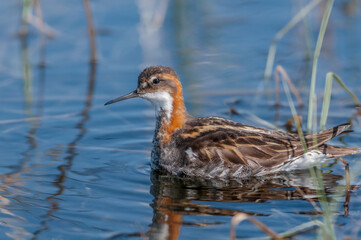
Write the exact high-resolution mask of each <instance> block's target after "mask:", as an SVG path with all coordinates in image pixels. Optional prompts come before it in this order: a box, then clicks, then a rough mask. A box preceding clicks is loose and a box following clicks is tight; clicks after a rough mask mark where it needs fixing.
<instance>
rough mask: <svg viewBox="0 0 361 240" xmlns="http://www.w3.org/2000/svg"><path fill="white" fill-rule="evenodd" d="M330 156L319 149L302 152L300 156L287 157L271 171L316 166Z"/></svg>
mask: <svg viewBox="0 0 361 240" xmlns="http://www.w3.org/2000/svg"><path fill="white" fill-rule="evenodd" d="M329 159H330V156H328V155H325V154H323V153H322V152H320V151H317V150H312V151H310V152H307V153H305V154H303V155H302V156H300V157H297V158H293V159H289V160H288V161H286V162H285V163H284V164H282V165H278V166H276V167H273V168H272V170H271V171H272V172H276V171H292V170H296V169H307V168H309V167H313V166H317V165H319V164H321V163H324V162H325V161H327V160H329Z"/></svg>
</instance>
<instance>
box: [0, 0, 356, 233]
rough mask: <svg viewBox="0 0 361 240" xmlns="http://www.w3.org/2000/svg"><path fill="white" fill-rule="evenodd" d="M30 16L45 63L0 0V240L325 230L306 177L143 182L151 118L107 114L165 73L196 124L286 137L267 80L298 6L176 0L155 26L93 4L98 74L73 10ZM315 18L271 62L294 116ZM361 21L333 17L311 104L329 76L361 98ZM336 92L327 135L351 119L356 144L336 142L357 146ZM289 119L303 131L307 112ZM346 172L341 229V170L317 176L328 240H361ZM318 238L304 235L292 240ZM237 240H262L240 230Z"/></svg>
mask: <svg viewBox="0 0 361 240" xmlns="http://www.w3.org/2000/svg"><path fill="white" fill-rule="evenodd" d="M163 2H164V1H163ZM40 3H41V7H42V12H43V15H44V19H45V22H46V24H47V25H49V26H50V27H51V28H52V29H53V32H54V33H55V37H54V38H53V39H46V42H45V48H44V49H45V51H43V50H42V47H41V46H42V45H41V35H40V34H39V32H38V30H37V28H35V27H33V26H31V25H28V31H29V34H28V35H27V37H25V38H19V37H17V35H18V34H17V33H18V32H19V30H20V29H21V11H22V9H21V8H22V5H21V1H1V2H0V28H1V29H2V31H1V32H0V43H1V44H0V102H1V104H0V133H1V134H0V152H1V161H0V184H1V185H0V239H146V238H150V239H177V238H178V239H227V238H229V229H230V222H231V219H232V216H234V215H235V214H237V213H239V212H243V213H247V214H250V215H252V216H253V217H254V218H255V219H257V220H259V221H261V222H262V223H264V224H266V225H267V226H269V227H270V228H271V229H272V230H273V231H275V232H278V233H281V232H285V231H287V230H290V229H291V228H293V227H296V226H298V225H300V224H303V223H306V222H309V221H312V220H314V219H318V220H321V221H322V217H320V216H319V215H317V214H316V211H315V209H314V207H313V206H312V205H311V203H310V202H308V201H306V200H305V199H306V198H312V199H314V201H315V202H316V204H318V203H317V198H316V196H317V194H316V192H315V186H314V184H313V183H312V181H311V176H310V173H309V172H308V171H302V172H296V173H287V174H279V175H277V176H272V177H271V178H262V179H253V178H252V179H245V180H242V181H241V180H239V181H232V182H220V181H215V180H209V179H192V178H179V177H174V176H168V175H164V174H160V173H157V172H153V171H151V169H150V163H149V162H150V151H151V149H152V143H151V140H152V136H153V131H154V124H155V118H154V110H153V108H152V106H151V105H150V104H149V103H147V102H145V101H143V100H141V99H132V100H129V101H127V102H121V103H118V104H114V105H111V106H107V107H104V106H103V104H104V103H105V102H106V101H108V100H110V99H113V98H115V97H118V96H120V95H122V94H125V93H128V92H130V91H132V90H134V89H135V87H136V81H137V76H138V74H139V72H140V71H141V70H142V69H143V68H144V67H145V66H148V65H155V64H164V65H169V66H171V67H173V68H174V69H175V70H176V71H177V72H178V74H179V75H180V76H181V79H182V83H183V88H184V95H185V101H186V106H187V108H188V111H189V112H190V113H191V114H192V115H195V116H208V115H218V116H222V117H226V118H231V119H233V120H235V121H239V122H243V123H247V124H252V125H256V126H262V127H268V128H272V127H277V128H280V129H284V126H283V124H284V123H285V122H286V121H287V120H288V119H289V118H290V117H291V113H290V110H289V107H288V103H287V100H286V97H285V96H284V94H282V95H281V106H280V107H279V108H278V109H276V108H275V104H274V103H275V98H274V94H273V93H272V90H274V83H273V78H272V79H271V81H270V82H266V81H265V80H264V78H263V73H264V68H265V64H266V58H267V53H268V48H269V44H270V43H271V41H272V39H273V37H274V35H275V34H276V33H277V31H278V30H279V29H281V28H282V27H283V26H284V25H285V24H286V23H287V22H288V21H289V20H290V19H291V18H292V17H293V16H294V15H295V14H296V13H297V12H298V11H299V9H300V8H301V6H304V5H306V4H307V2H306V1H298V0H293V1H289V0H282V1H237V0H233V1H226V2H220V1H215V0H211V1H189V0H186V1H181V0H173V1H169V2H168V5H167V6H166V8H165V9H166V10H165V13H166V14H165V18H164V22H162V11H161V9H162V5H161V4H162V1H154V3H152V1H145V0H144V1H130V0H129V1H128V0H127V1H125V0H124V1H116V0H108V1H96V0H93V1H90V3H91V9H92V14H93V20H94V24H95V26H96V29H97V37H96V45H97V53H98V59H99V60H98V63H97V64H96V65H94V66H92V65H90V64H89V56H90V50H89V38H88V34H87V22H86V17H85V11H84V6H83V4H82V1H70V0H68V1H55V0H47V1H41V0H40ZM323 9H324V4H323V3H322V4H321V6H319V7H316V8H315V9H314V10H313V11H311V13H310V14H309V15H308V17H307V18H306V19H305V21H302V22H300V24H299V25H297V27H296V28H295V29H293V30H292V31H291V32H289V33H288V34H287V35H286V36H285V37H284V38H283V39H282V40H281V41H280V42H279V44H278V48H277V55H276V59H275V64H280V65H282V66H283V67H284V68H285V69H286V70H287V72H288V73H289V75H290V76H291V78H292V80H293V81H294V83H295V85H296V86H297V87H298V88H299V90H300V92H301V96H302V99H303V101H304V102H307V100H308V86H309V79H310V73H311V64H312V61H311V60H310V59H312V52H313V47H314V45H315V41H316V39H317V34H318V30H319V25H320V19H321V18H322V12H323ZM153 15H154V16H156V19H157V20H156V21H155V20H154V19H153V20H150V19H149V16H150V18H152V17H151V16H153ZM152 21H154V22H153V24H152ZM159 22H160V24H158V25H157V23H159ZM360 22H361V4H360V2H357V1H346V0H345V1H337V2H336V3H335V6H334V9H333V12H332V15H331V18H330V22H329V27H328V29H327V34H326V37H325V41H324V46H323V49H322V53H321V56H320V62H319V68H318V74H317V76H318V84H317V86H316V93H317V96H318V99H319V100H322V94H323V87H324V79H325V75H326V73H327V72H330V71H332V72H335V73H336V74H338V75H339V76H340V77H341V78H342V79H343V80H344V82H345V83H346V85H347V86H348V87H350V89H352V91H353V92H354V93H355V94H356V95H357V96H358V98H361V87H360V86H361V85H360V84H359V83H360V79H361V65H360V62H361V31H360V30H361V28H360V24H359V23H360ZM44 56H45V57H44ZM43 57H44V58H43ZM42 60H44V62H45V67H44V68H42V67H39V63H40V62H41V61H42ZM333 86H334V89H333V95H332V100H331V107H330V113H329V118H328V121H327V126H328V127H331V126H333V125H336V124H342V123H345V122H349V121H352V129H353V130H354V132H353V133H349V134H346V135H343V136H342V137H339V138H336V139H334V140H332V141H330V143H333V144H337V145H340V146H351V147H361V138H360V134H361V118H360V113H359V112H357V109H356V108H355V107H354V104H353V101H352V99H351V98H350V97H349V96H348V95H347V93H345V92H344V91H343V90H342V89H341V88H340V87H339V86H338V85H337V84H336V83H334V84H333ZM319 102H320V101H319ZM230 108H234V109H235V110H236V111H237V112H238V113H239V114H238V115H237V114H230V113H229V111H230ZM320 109H321V103H319V105H318V112H320ZM298 110H299V114H300V115H302V116H303V119H304V124H305V123H306V119H307V108H306V107H304V108H299V109H298ZM345 160H347V161H348V162H349V164H350V168H351V177H352V178H351V184H352V185H353V186H352V191H351V197H350V204H349V212H348V216H344V214H345V211H344V208H343V204H344V201H345V196H344V195H345V193H346V188H345V177H344V176H345V172H344V169H343V168H344V167H343V165H342V164H341V163H338V162H336V161H335V162H331V163H330V164H329V165H328V166H325V167H324V168H323V178H324V181H325V187H326V189H327V193H328V200H329V201H330V202H331V205H332V206H333V207H334V209H333V213H334V215H335V219H334V220H335V223H336V224H335V231H336V234H337V236H338V237H339V238H345V236H351V237H354V238H355V237H361V233H360V230H361V225H360V222H359V220H360V212H361V198H360V195H361V191H360V189H359V187H358V186H359V184H360V181H361V177H360V174H359V173H360V167H359V166H360V164H359V161H360V160H361V158H360V155H356V156H348V157H346V158H345ZM298 188H299V189H301V190H302V192H303V193H302V192H300V191H299V190H297V189H298ZM318 234H319V231H317V230H312V229H311V230H310V231H309V232H306V233H302V234H300V235H298V238H300V239H302V238H310V237H312V238H314V237H315V236H317V235H318ZM236 236H237V237H238V238H245V237H247V238H251V237H263V236H266V235H265V234H264V233H263V232H261V231H260V230H259V229H257V228H256V227H255V226H254V225H253V224H251V223H250V222H249V221H243V222H242V223H240V224H239V225H238V226H237V228H236Z"/></svg>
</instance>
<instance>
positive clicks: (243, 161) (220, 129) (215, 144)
mask: <svg viewBox="0 0 361 240" xmlns="http://www.w3.org/2000/svg"><path fill="white" fill-rule="evenodd" d="M134 97H141V98H145V99H147V100H149V101H150V102H152V103H153V104H154V105H155V107H156V112H157V124H156V130H155V135H154V139H153V144H154V149H153V152H152V167H154V168H158V169H164V170H166V171H168V172H171V173H173V174H185V175H192V176H203V177H216V178H233V177H234V178H237V177H244V176H249V175H255V174H258V175H260V174H264V173H268V172H272V171H279V170H293V169H297V168H307V167H309V165H310V164H315V163H316V162H318V161H321V160H325V159H329V158H334V157H340V156H345V155H349V154H355V153H359V152H361V150H360V149H356V148H346V147H335V146H330V145H326V144H325V142H326V141H328V140H329V139H331V138H333V137H335V136H337V135H339V134H341V133H342V132H344V131H345V130H346V129H347V128H348V127H349V124H344V125H339V126H336V127H333V128H331V129H329V130H325V131H321V132H319V133H316V134H313V135H305V142H306V145H307V153H304V149H303V147H302V142H301V140H300V138H299V137H298V135H294V134H289V133H286V132H282V131H276V130H268V129H264V128H259V127H253V126H248V125H244V124H241V123H236V122H233V121H230V120H227V119H224V118H219V117H202V118H195V117H191V116H189V115H188V114H187V112H186V108H185V106H184V101H183V94H182V85H181V83H180V81H179V77H178V75H177V74H176V72H175V71H174V70H173V69H171V68H169V67H165V66H153V67H149V68H146V69H145V70H144V71H143V72H142V73H141V74H140V75H139V77H138V87H137V89H136V90H135V91H133V92H131V93H129V94H127V95H124V96H122V97H119V98H116V99H114V100H111V101H109V102H107V103H106V104H105V105H108V104H111V103H114V102H118V101H121V100H125V99H129V98H134ZM316 149H317V150H316Z"/></svg>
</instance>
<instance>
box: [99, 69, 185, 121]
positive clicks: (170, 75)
mask: <svg viewBox="0 0 361 240" xmlns="http://www.w3.org/2000/svg"><path fill="white" fill-rule="evenodd" d="M135 97H140V98H144V99H146V100H148V101H150V102H151V103H152V104H153V105H154V106H155V107H156V111H157V113H158V114H161V113H164V114H165V115H166V116H167V117H168V119H170V118H171V114H172V111H173V110H174V108H175V107H176V106H178V107H183V108H184V103H183V95H182V85H181V83H180V81H179V77H178V75H177V73H176V72H175V71H174V70H173V69H172V68H170V67H166V66H152V67H148V68H146V69H144V70H143V71H142V72H141V73H140V75H139V77H138V87H137V89H136V90H134V91H133V92H130V93H128V94H126V95H124V96H121V97H118V98H115V99H113V100H111V101H109V102H107V103H105V105H108V104H112V103H115V102H119V101H122V100H125V99H129V98H135ZM184 111H185V109H184Z"/></svg>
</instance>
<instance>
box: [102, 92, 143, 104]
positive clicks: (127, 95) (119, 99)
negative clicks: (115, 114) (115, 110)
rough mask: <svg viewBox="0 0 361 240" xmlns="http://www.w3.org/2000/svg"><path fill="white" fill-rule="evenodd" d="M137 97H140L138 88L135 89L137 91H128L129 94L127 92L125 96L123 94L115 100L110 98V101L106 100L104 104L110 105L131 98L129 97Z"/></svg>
mask: <svg viewBox="0 0 361 240" xmlns="http://www.w3.org/2000/svg"><path fill="white" fill-rule="evenodd" d="M135 97H139V94H138V93H137V90H135V91H133V92H131V93H128V94H126V95H124V96H121V97H118V98H115V99H113V100H110V101H109V102H106V103H105V104H104V105H109V104H112V103H115V102H119V101H122V100H125V99H129V98H135Z"/></svg>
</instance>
